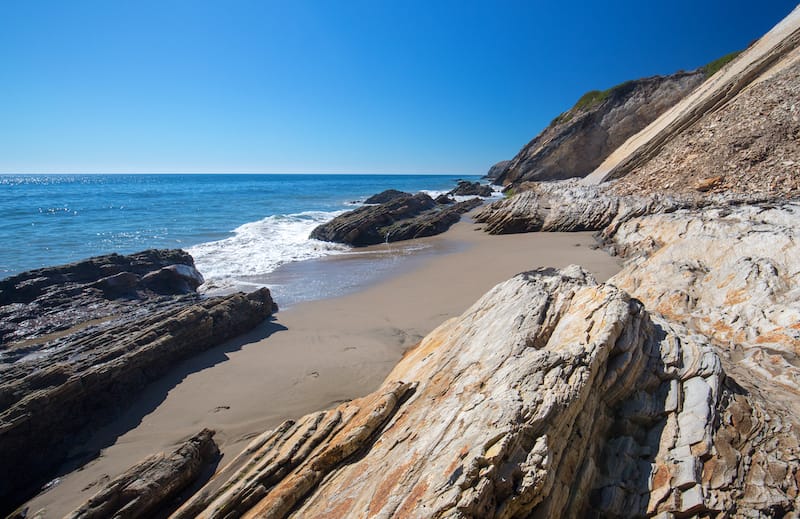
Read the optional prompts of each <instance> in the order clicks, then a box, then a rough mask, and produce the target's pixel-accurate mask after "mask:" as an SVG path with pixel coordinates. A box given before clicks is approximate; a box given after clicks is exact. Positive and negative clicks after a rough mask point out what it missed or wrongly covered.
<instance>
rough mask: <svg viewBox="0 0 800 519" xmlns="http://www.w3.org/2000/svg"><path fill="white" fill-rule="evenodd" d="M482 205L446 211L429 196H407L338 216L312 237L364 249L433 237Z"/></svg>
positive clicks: (466, 204) (458, 206)
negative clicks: (388, 243) (380, 244)
mask: <svg viewBox="0 0 800 519" xmlns="http://www.w3.org/2000/svg"><path fill="white" fill-rule="evenodd" d="M480 204H481V201H480V199H475V200H467V201H465V202H461V203H458V204H454V205H452V206H450V207H447V208H442V207H440V206H439V205H438V204H437V203H436V202H435V201H434V200H433V199H432V198H431V197H430V196H428V195H426V194H425V193H417V194H416V195H404V196H399V197H396V198H394V199H392V200H390V201H389V202H386V203H384V204H381V205H377V206H368V207H360V208H358V209H356V210H354V211H350V212H348V213H345V214H343V215H340V216H337V217H336V218H334V219H333V220H331V221H330V222H328V223H325V224H322V225H320V226H318V227H317V228H316V229H314V230H313V231H312V232H311V236H310V238H312V239H315V240H322V241H330V242H337V243H345V244H348V245H353V246H356V247H362V246H366V245H376V244H378V243H386V242H395V241H401V240H410V239H413V238H422V237H425V236H433V235H435V234H439V233H442V232H444V231H446V230H447V229H448V228H450V226H451V225H453V224H454V223H456V222H458V220H459V219H460V217H461V214H463V213H465V212H467V211H469V210H471V209H474V208H475V207H477V206H478V205H480Z"/></svg>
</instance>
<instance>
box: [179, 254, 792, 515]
mask: <svg viewBox="0 0 800 519" xmlns="http://www.w3.org/2000/svg"><path fill="white" fill-rule="evenodd" d="M725 364H726V363H725V362H724V361H723V360H722V359H721V358H720V355H719V354H718V353H717V349H716V348H715V347H714V346H713V345H712V344H711V343H709V341H708V340H706V339H705V338H704V337H703V336H702V335H699V334H696V333H693V332H691V331H690V330H689V329H687V328H686V327H684V326H683V325H681V324H678V323H674V322H670V321H668V320H666V319H665V318H663V317H661V316H651V315H649V314H648V312H647V311H645V309H644V307H643V305H642V304H641V303H640V302H638V301H636V300H635V299H631V298H630V297H629V296H628V295H627V294H626V293H625V292H624V291H622V290H621V289H619V288H617V287H616V286H614V285H612V284H600V285H598V284H597V283H596V282H594V280H593V279H592V278H591V275H589V274H588V273H587V272H585V271H584V270H582V269H580V268H579V267H569V268H567V269H564V270H562V271H556V270H553V269H540V270H538V271H533V272H529V273H526V274H522V275H519V276H517V277H515V278H513V279H511V280H509V281H507V282H505V283H502V284H500V285H498V286H497V287H495V288H494V289H492V290H491V291H490V292H488V293H487V294H486V295H485V296H484V297H483V298H481V300H479V301H478V302H477V303H476V304H475V305H473V307H472V308H470V309H469V310H467V311H466V312H465V313H464V314H463V315H462V316H461V317H459V318H456V319H451V320H450V321H448V322H446V323H444V324H443V325H441V326H440V327H439V328H437V329H436V330H434V331H433V332H432V333H431V334H429V335H428V336H427V337H426V338H425V339H424V340H423V341H422V343H421V344H420V345H419V346H418V347H417V348H415V349H414V350H412V351H410V352H409V353H408V354H407V355H406V356H405V357H404V359H403V360H402V361H401V362H400V363H399V364H398V365H397V367H396V368H395V369H394V370H393V371H392V373H391V374H390V375H389V376H388V377H387V379H386V382H385V383H384V385H383V387H382V388H381V389H379V390H378V391H376V392H375V393H373V394H371V395H369V396H367V397H364V398H361V399H357V400H354V401H352V402H348V403H345V404H342V405H340V406H339V407H338V408H335V409H332V410H330V411H323V412H320V413H314V414H312V415H309V416H307V417H305V418H302V419H300V420H298V421H297V422H291V421H290V422H286V423H284V424H283V425H281V426H280V427H278V428H277V429H275V430H274V431H268V432H266V433H264V434H263V435H262V436H260V437H258V438H256V439H255V440H253V442H252V443H251V444H250V446H248V448H247V449H245V450H244V451H243V452H242V454H241V455H240V456H239V457H238V458H236V459H234V460H233V461H232V462H231V463H230V464H228V465H227V466H226V467H225V468H224V469H223V470H221V471H220V472H218V473H217V475H216V476H215V477H214V478H213V479H212V480H211V481H210V482H209V483H207V484H206V486H205V487H204V488H203V489H201V490H200V491H198V492H197V493H196V494H195V495H194V496H193V497H192V498H190V499H189V500H188V501H187V502H186V503H184V505H183V506H182V507H181V508H180V509H179V510H178V511H177V512H176V513H175V514H174V515H173V516H172V517H174V518H185V517H201V518H214V517H272V518H279V517H319V516H326V517H397V518H402V517H476V518H477V517H481V518H500V517H503V518H511V517H520V518H521V517H558V516H564V517H583V516H587V515H600V516H603V517H632V516H653V515H657V514H676V515H691V514H697V515H714V514H718V513H725V514H728V515H730V516H740V517H753V516H758V515H776V514H777V515H781V514H783V513H786V512H787V511H791V510H796V509H797V506H798V502H797V501H798V481H797V478H796V475H797V474H798V470H800V460H799V459H798V453H799V452H800V451H798V442H797V434H796V432H795V431H796V427H797V425H796V423H795V421H796V420H795V419H794V418H793V417H792V416H791V415H787V414H780V413H778V414H773V413H774V411H773V409H772V408H771V407H770V406H768V405H766V401H765V400H763V399H762V395H761V394H760V393H748V392H746V391H744V390H743V389H742V386H741V385H740V384H739V381H738V379H736V378H735V377H732V376H731V375H730V374H729V373H727V372H726V368H725Z"/></svg>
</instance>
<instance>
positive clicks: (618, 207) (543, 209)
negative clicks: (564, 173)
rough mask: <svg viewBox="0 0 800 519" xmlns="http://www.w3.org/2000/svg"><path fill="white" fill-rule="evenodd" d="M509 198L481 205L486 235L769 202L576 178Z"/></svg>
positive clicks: (606, 230)
mask: <svg viewBox="0 0 800 519" xmlns="http://www.w3.org/2000/svg"><path fill="white" fill-rule="evenodd" d="M518 191H519V192H518V193H517V194H516V195H514V196H512V197H509V198H506V199H503V200H498V201H496V202H493V203H491V204H489V205H487V206H485V207H482V208H481V209H480V210H479V211H477V212H476V213H475V215H474V219H475V221H477V222H479V223H485V224H486V226H485V227H484V230H485V231H486V232H488V233H490V234H513V233H523V232H537V231H546V232H572V231H603V234H604V235H605V236H611V235H613V233H614V232H616V230H617V228H618V227H619V226H620V225H622V224H623V223H625V222H627V221H629V220H631V219H633V218H637V217H639V216H644V215H648V214H658V213H669V212H673V211H676V210H678V209H702V208H712V207H717V208H725V207H737V206H740V205H744V204H755V203H769V202H771V201H774V200H776V198H775V197H774V196H773V195H771V194H768V193H766V194H765V193H758V192H756V193H753V194H746V193H741V194H740V193H704V194H702V196H697V194H695V193H670V192H664V193H662V192H658V191H656V192H652V193H647V192H646V191H644V190H643V191H642V192H641V194H631V195H624V196H620V195H618V194H616V193H615V191H614V186H613V185H607V184H603V185H599V186H591V185H583V184H581V183H580V182H579V181H575V180H569V181H561V182H530V183H523V184H521V185H520V186H519V187H518Z"/></svg>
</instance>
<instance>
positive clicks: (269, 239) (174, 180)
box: [0, 173, 480, 286]
mask: <svg viewBox="0 0 800 519" xmlns="http://www.w3.org/2000/svg"><path fill="white" fill-rule="evenodd" d="M479 178H480V177H479V176H478V175H452V174H361V173H354V174H342V173H319V174H310V173H301V174H295V173H288V174H255V173H219V174H214V173H182V174H177V173H163V174H162V173H138V174H127V173H114V174H100V173H86V174H56V173H46V174H2V175H0V193H2V196H0V211H2V214H4V215H5V218H4V219H3V221H2V222H0V243H2V244H3V247H2V250H1V251H0V278H5V277H8V276H12V275H14V274H17V273H20V272H23V271H27V270H32V269H36V268H41V267H47V266H53V265H59V264H64V263H70V262H74V261H78V260H82V259H85V258H89V257H92V256H98V255H103V254H110V253H120V254H128V253H132V252H137V251H140V250H144V249H149V248H182V249H185V250H187V251H188V252H189V253H190V254H192V256H193V257H194V258H195V262H196V265H197V268H198V269H199V270H200V272H202V273H203V275H204V276H205V277H206V279H207V280H208V281H210V282H211V283H212V284H214V285H216V286H226V285H231V284H233V283H234V281H237V280H238V281H241V280H253V279H258V278H260V277H263V276H265V275H267V274H269V273H271V272H273V271H274V270H275V269H277V268H278V267H279V266H281V265H285V264H287V263H292V262H297V261H303V260H307V259H312V258H319V257H323V256H328V255H333V254H339V253H342V252H345V251H347V250H349V248H348V247H345V246H342V245H339V244H333V243H326V242H320V241H316V240H309V239H308V235H309V233H310V232H311V230H312V229H313V228H314V227H316V226H317V225H319V224H321V223H324V222H326V221H329V220H330V219H332V218H333V217H335V216H336V215H338V214H341V213H343V212H345V211H347V210H352V209H354V208H355V207H357V206H358V205H360V203H361V201H362V200H364V199H365V198H366V197H368V196H370V195H372V194H375V193H377V192H380V191H383V190H385V189H398V190H401V191H409V192H418V191H425V192H428V193H429V194H431V195H434V196H435V195H437V194H440V193H443V192H446V191H449V190H450V189H452V188H453V187H455V185H456V181H457V180H459V179H464V180H473V181H474V180H477V179H479Z"/></svg>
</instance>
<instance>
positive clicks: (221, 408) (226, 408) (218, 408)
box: [214, 405, 231, 413]
mask: <svg viewBox="0 0 800 519" xmlns="http://www.w3.org/2000/svg"><path fill="white" fill-rule="evenodd" d="M230 408H231V406H229V405H218V406H217V407H215V408H214V412H215V413H219V412H220V411H227V410H228V409H230Z"/></svg>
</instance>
